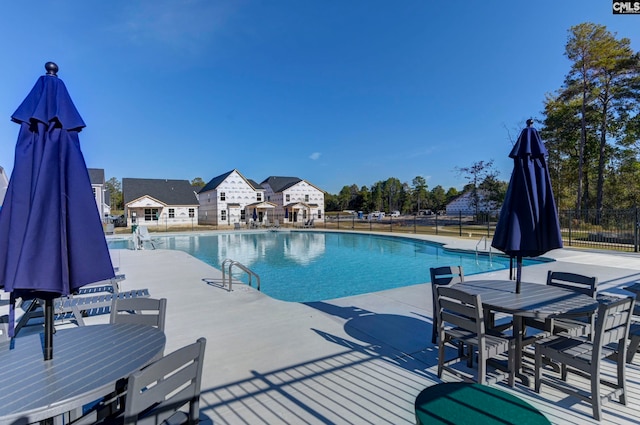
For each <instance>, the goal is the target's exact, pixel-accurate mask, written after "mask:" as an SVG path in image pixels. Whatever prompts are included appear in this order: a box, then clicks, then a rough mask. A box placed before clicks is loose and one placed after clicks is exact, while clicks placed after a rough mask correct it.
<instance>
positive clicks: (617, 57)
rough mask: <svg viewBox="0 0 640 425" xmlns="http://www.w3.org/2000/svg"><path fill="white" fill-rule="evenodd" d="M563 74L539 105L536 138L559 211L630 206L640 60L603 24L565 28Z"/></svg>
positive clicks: (638, 195) (639, 131) (636, 176)
mask: <svg viewBox="0 0 640 425" xmlns="http://www.w3.org/2000/svg"><path fill="white" fill-rule="evenodd" d="M568 32H569V35H568V39H567V43H566V46H565V55H566V57H567V58H568V59H569V61H570V64H571V65H570V68H569V71H568V73H567V75H566V76H565V79H564V82H563V84H562V86H561V87H560V88H559V89H558V90H557V91H556V92H555V93H553V94H549V95H547V97H546V99H545V101H544V111H543V117H542V120H541V122H542V124H543V126H542V128H541V129H540V130H541V131H540V133H541V136H542V138H543V140H545V142H546V147H547V150H548V151H549V159H548V166H549V172H550V174H551V180H552V184H553V189H554V194H555V197H556V202H557V204H558V206H559V208H561V209H574V208H575V209H576V210H586V209H595V210H597V211H599V212H601V211H602V209H603V208H614V209H616V208H617V209H621V208H631V207H634V206H636V205H638V201H639V200H640V185H639V184H638V183H637V182H638V181H640V161H639V154H640V143H639V142H640V140H639V139H640V114H639V112H640V103H639V100H640V54H638V53H637V52H634V51H633V50H632V49H631V46H630V43H631V42H630V40H629V39H628V38H618V37H617V34H615V33H611V32H610V31H608V30H607V28H606V27H605V26H603V25H598V24H594V23H582V24H579V25H576V26H573V27H571V28H570V29H569V31H568Z"/></svg>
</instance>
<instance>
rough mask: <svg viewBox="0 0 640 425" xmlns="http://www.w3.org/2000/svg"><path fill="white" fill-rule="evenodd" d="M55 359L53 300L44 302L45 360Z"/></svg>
mask: <svg viewBox="0 0 640 425" xmlns="http://www.w3.org/2000/svg"><path fill="white" fill-rule="evenodd" d="M52 358H53V300H52V299H47V300H45V302H44V359H45V360H51V359H52Z"/></svg>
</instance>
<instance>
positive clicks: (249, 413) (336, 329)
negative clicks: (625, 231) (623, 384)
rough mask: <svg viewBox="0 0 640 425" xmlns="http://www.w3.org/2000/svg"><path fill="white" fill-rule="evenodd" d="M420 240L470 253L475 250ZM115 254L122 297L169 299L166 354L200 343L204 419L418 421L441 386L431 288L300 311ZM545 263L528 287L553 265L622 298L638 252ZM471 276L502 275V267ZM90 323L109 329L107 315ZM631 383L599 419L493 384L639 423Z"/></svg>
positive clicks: (635, 384) (195, 270)
mask: <svg viewBox="0 0 640 425" xmlns="http://www.w3.org/2000/svg"><path fill="white" fill-rule="evenodd" d="M386 235H388V234H386ZM402 236H407V235H402ZM409 236H412V235H409ZM417 237H418V238H420V239H428V240H433V241H437V242H442V243H446V244H448V245H449V246H450V247H452V248H457V249H468V250H471V251H474V250H475V246H476V244H477V243H478V241H477V240H471V239H469V240H466V239H454V238H446V237H421V236H417ZM111 252H112V258H113V262H114V266H118V267H119V268H120V273H124V274H125V275H126V280H125V281H123V282H122V284H121V285H122V289H123V290H129V289H138V288H149V291H150V293H151V296H152V297H156V298H161V297H165V298H167V299H168V311H167V321H166V329H165V331H166V334H167V346H166V349H165V352H166V353H169V352H171V351H174V350H175V349H177V348H179V347H181V346H183V345H186V344H188V343H191V342H193V341H195V340H196V339H197V338H198V337H201V336H204V337H205V338H207V349H206V357H205V367H204V374H203V385H202V396H201V404H200V409H201V418H202V419H203V422H202V423H209V424H216V425H217V424H292V425H293V424H413V423H415V417H414V410H413V403H414V400H415V397H416V396H417V395H418V393H419V392H420V391H421V390H422V389H423V388H424V387H426V386H428V385H432V384H434V383H437V382H441V381H440V380H439V379H438V377H437V375H436V364H437V361H436V352H437V346H436V347H434V345H432V344H431V341H430V335H431V299H430V297H431V295H430V287H429V284H417V285H413V286H409V287H405V288H398V289H392V290H387V291H382V292H376V293H370V294H365V295H358V296H352V297H347V298H341V299H336V300H331V301H324V302H317V303H308V304H300V303H292V302H283V301H278V300H275V299H272V298H269V297H268V296H266V295H264V294H262V293H260V292H258V291H256V290H255V289H254V288H250V287H248V286H247V285H244V284H236V285H234V286H233V291H231V292H229V291H227V289H226V288H223V287H222V285H221V278H222V274H221V272H220V270H218V269H216V268H214V267H211V266H208V265H207V264H205V263H203V262H201V261H199V260H197V259H195V258H194V257H191V256H189V255H188V254H185V253H183V252H180V251H170V250H162V249H157V250H143V251H130V250H113V251H111ZM545 256H546V257H550V258H554V259H555V260H556V261H555V262H553V263H545V264H540V265H535V266H529V267H526V268H525V269H524V271H523V280H527V281H534V282H544V280H545V279H546V272H547V270H549V269H552V270H562V271H571V272H576V273H582V274H587V275H595V276H597V277H598V279H599V290H601V291H607V292H614V293H620V294H622V293H626V292H625V291H623V290H622V289H621V288H622V287H623V286H627V285H628V284H630V283H631V282H635V281H640V255H638V254H617V253H616V254H609V253H599V252H592V251H590V252H587V251H582V250H580V251H577V250H570V249H562V250H556V251H553V252H550V253H548V254H547V255H545ZM473 278H474V279H491V278H500V279H506V278H508V271H507V270H504V271H499V272H492V273H485V274H481V275H475V276H473ZM426 280H428V276H425V281H426ZM88 319H90V320H89V322H90V323H104V322H106V321H108V317H106V315H102V316H94V317H90V318H88ZM607 373H609V371H607ZM443 380H446V381H455V380H457V378H456V377H454V376H451V375H444V376H443ZM628 386H629V393H630V395H629V397H628V401H627V406H622V405H621V404H619V403H617V402H610V403H608V404H605V405H604V408H603V416H604V418H603V420H602V421H601V422H597V421H594V420H593V419H592V418H591V407H590V405H587V404H586V403H581V402H579V401H577V400H575V399H572V398H570V397H567V396H565V395H561V394H560V393H558V392H556V391H554V390H552V389H550V388H549V387H545V386H543V389H542V392H541V394H536V393H535V392H534V391H533V390H532V388H527V387H524V386H522V385H516V388H515V389H513V390H512V389H509V388H508V387H507V386H506V385H505V384H498V387H499V388H501V389H503V390H506V391H509V392H512V393H514V394H515V395H517V396H518V397H521V398H523V399H525V400H526V401H528V402H529V403H531V404H533V405H534V406H536V407H537V408H539V409H540V410H541V411H542V412H543V413H544V414H545V415H546V416H547V417H548V418H549V419H550V420H551V421H552V422H553V423H559V424H572V423H580V424H583V423H603V424H637V423H638V418H640V355H638V356H636V358H635V359H634V363H633V364H632V365H630V366H629V368H628Z"/></svg>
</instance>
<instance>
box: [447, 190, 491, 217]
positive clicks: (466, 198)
mask: <svg viewBox="0 0 640 425" xmlns="http://www.w3.org/2000/svg"><path fill="white" fill-rule="evenodd" d="M478 196H479V198H480V199H479V205H478V211H481V212H486V211H491V210H495V209H497V208H498V206H497V204H496V203H495V202H493V201H485V200H484V196H483V194H482V192H479V193H478ZM475 213H476V209H475V207H474V206H473V202H472V197H471V192H466V193H463V194H462V195H460V196H458V197H457V198H456V199H454V200H453V201H451V202H449V204H447V215H458V214H462V215H473V214H475Z"/></svg>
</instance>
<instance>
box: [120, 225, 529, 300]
mask: <svg viewBox="0 0 640 425" xmlns="http://www.w3.org/2000/svg"><path fill="white" fill-rule="evenodd" d="M154 239H156V240H158V241H159V242H158V243H156V246H157V247H158V248H162V249H176V250H181V251H184V252H187V253H189V254H191V255H193V256H194V257H196V258H198V259H200V260H202V261H204V262H206V263H208V264H210V265H212V266H213V267H216V268H218V269H219V268H220V264H221V263H222V262H223V261H224V260H225V259H227V258H229V259H232V260H235V261H239V262H240V263H242V264H244V265H245V266H247V267H248V268H249V269H251V270H252V271H254V272H255V273H257V274H258V275H259V276H260V282H261V288H260V289H261V290H262V292H264V293H265V294H267V295H269V296H271V297H273V298H276V299H279V300H283V301H297V302H310V301H322V300H329V299H333V298H340V297H346V296H350V295H358V294H364V293H369V292H375V291H381V290H385V289H391V288H398V287H402V286H408V285H413V284H418V283H424V282H428V281H429V280H430V276H429V268H430V267H438V266H445V265H461V266H462V267H463V269H464V272H465V275H472V274H477V273H482V272H487V271H492V270H502V269H508V268H509V258H508V257H504V256H497V255H494V256H493V258H492V261H491V262H490V261H489V258H488V256H484V255H480V256H479V258H478V259H479V262H478V263H476V256H475V253H461V252H453V251H448V250H445V249H443V248H442V247H441V246H440V245H438V244H435V243H431V242H426V241H420V240H416V239H411V238H404V237H393V236H380V235H367V234H357V233H323V232H287V231H282V232H256V233H251V232H235V233H221V234H215V235H184V236H181V235H178V236H157V237H156V236H155V235H154ZM109 247H110V248H112V249H117V248H128V247H129V241H126V240H120V241H117V240H113V241H110V242H109ZM535 262H536V260H525V264H524V265H527V264H532V263H535ZM233 270H234V276H235V272H236V271H238V272H239V273H238V275H237V276H235V277H236V278H238V279H240V280H242V281H244V282H247V281H248V278H247V275H246V274H244V273H243V272H241V271H239V270H238V269H237V268H234V269H233ZM254 284H255V279H254Z"/></svg>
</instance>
